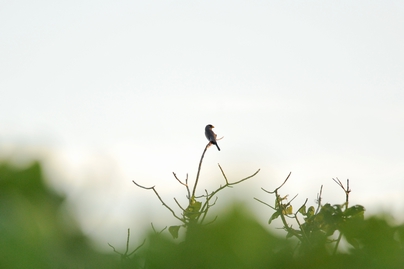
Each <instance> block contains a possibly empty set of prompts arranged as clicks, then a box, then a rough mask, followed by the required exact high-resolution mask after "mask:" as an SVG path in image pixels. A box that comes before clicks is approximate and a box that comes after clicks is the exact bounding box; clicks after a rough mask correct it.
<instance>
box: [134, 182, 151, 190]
mask: <svg viewBox="0 0 404 269" xmlns="http://www.w3.org/2000/svg"><path fill="white" fill-rule="evenodd" d="M132 182H133V183H135V185H136V186H138V187H139V188H142V189H145V190H151V189H153V188H154V187H155V186H153V187H144V186H142V185H140V184H137V183H136V182H135V181H134V180H132Z"/></svg>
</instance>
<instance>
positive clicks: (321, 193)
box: [315, 185, 323, 215]
mask: <svg viewBox="0 0 404 269" xmlns="http://www.w3.org/2000/svg"><path fill="white" fill-rule="evenodd" d="M322 195H323V185H321V187H320V193H318V194H317V204H318V206H317V209H316V213H315V214H316V215H317V213H318V212H319V211H320V208H321V199H322V198H321V197H322Z"/></svg>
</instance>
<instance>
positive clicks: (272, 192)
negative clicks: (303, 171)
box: [261, 172, 292, 194]
mask: <svg viewBox="0 0 404 269" xmlns="http://www.w3.org/2000/svg"><path fill="white" fill-rule="evenodd" d="M291 174H292V172H289V175H288V176H287V177H286V179H285V181H283V183H282V184H281V185H280V186H279V187H278V188H276V189H275V190H274V191H267V190H266V189H264V188H261V189H262V190H263V191H264V192H266V193H270V194H274V193H275V192H277V191H278V190H279V189H280V188H282V187H283V185H285V183H286V181H288V179H289V177H290V175H291Z"/></svg>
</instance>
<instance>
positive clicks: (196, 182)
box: [189, 142, 210, 199]
mask: <svg viewBox="0 0 404 269" xmlns="http://www.w3.org/2000/svg"><path fill="white" fill-rule="evenodd" d="M209 146H210V142H209V143H208V144H207V145H206V146H205V149H204V150H203V153H202V156H201V160H200V161H199V166H198V173H197V174H196V179H195V185H194V188H193V190H192V197H194V196H195V191H196V186H197V185H198V180H199V174H200V172H201V167H202V161H203V157H204V156H205V152H206V150H207V149H208V147H209ZM192 197H190V198H189V199H192Z"/></svg>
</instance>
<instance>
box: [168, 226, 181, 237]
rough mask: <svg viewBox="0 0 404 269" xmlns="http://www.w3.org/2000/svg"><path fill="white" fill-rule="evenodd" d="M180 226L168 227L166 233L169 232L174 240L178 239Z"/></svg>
mask: <svg viewBox="0 0 404 269" xmlns="http://www.w3.org/2000/svg"><path fill="white" fill-rule="evenodd" d="M180 228H181V226H170V227H168V231H169V232H170V234H171V236H172V237H173V238H174V239H177V238H178V231H179V230H180Z"/></svg>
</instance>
